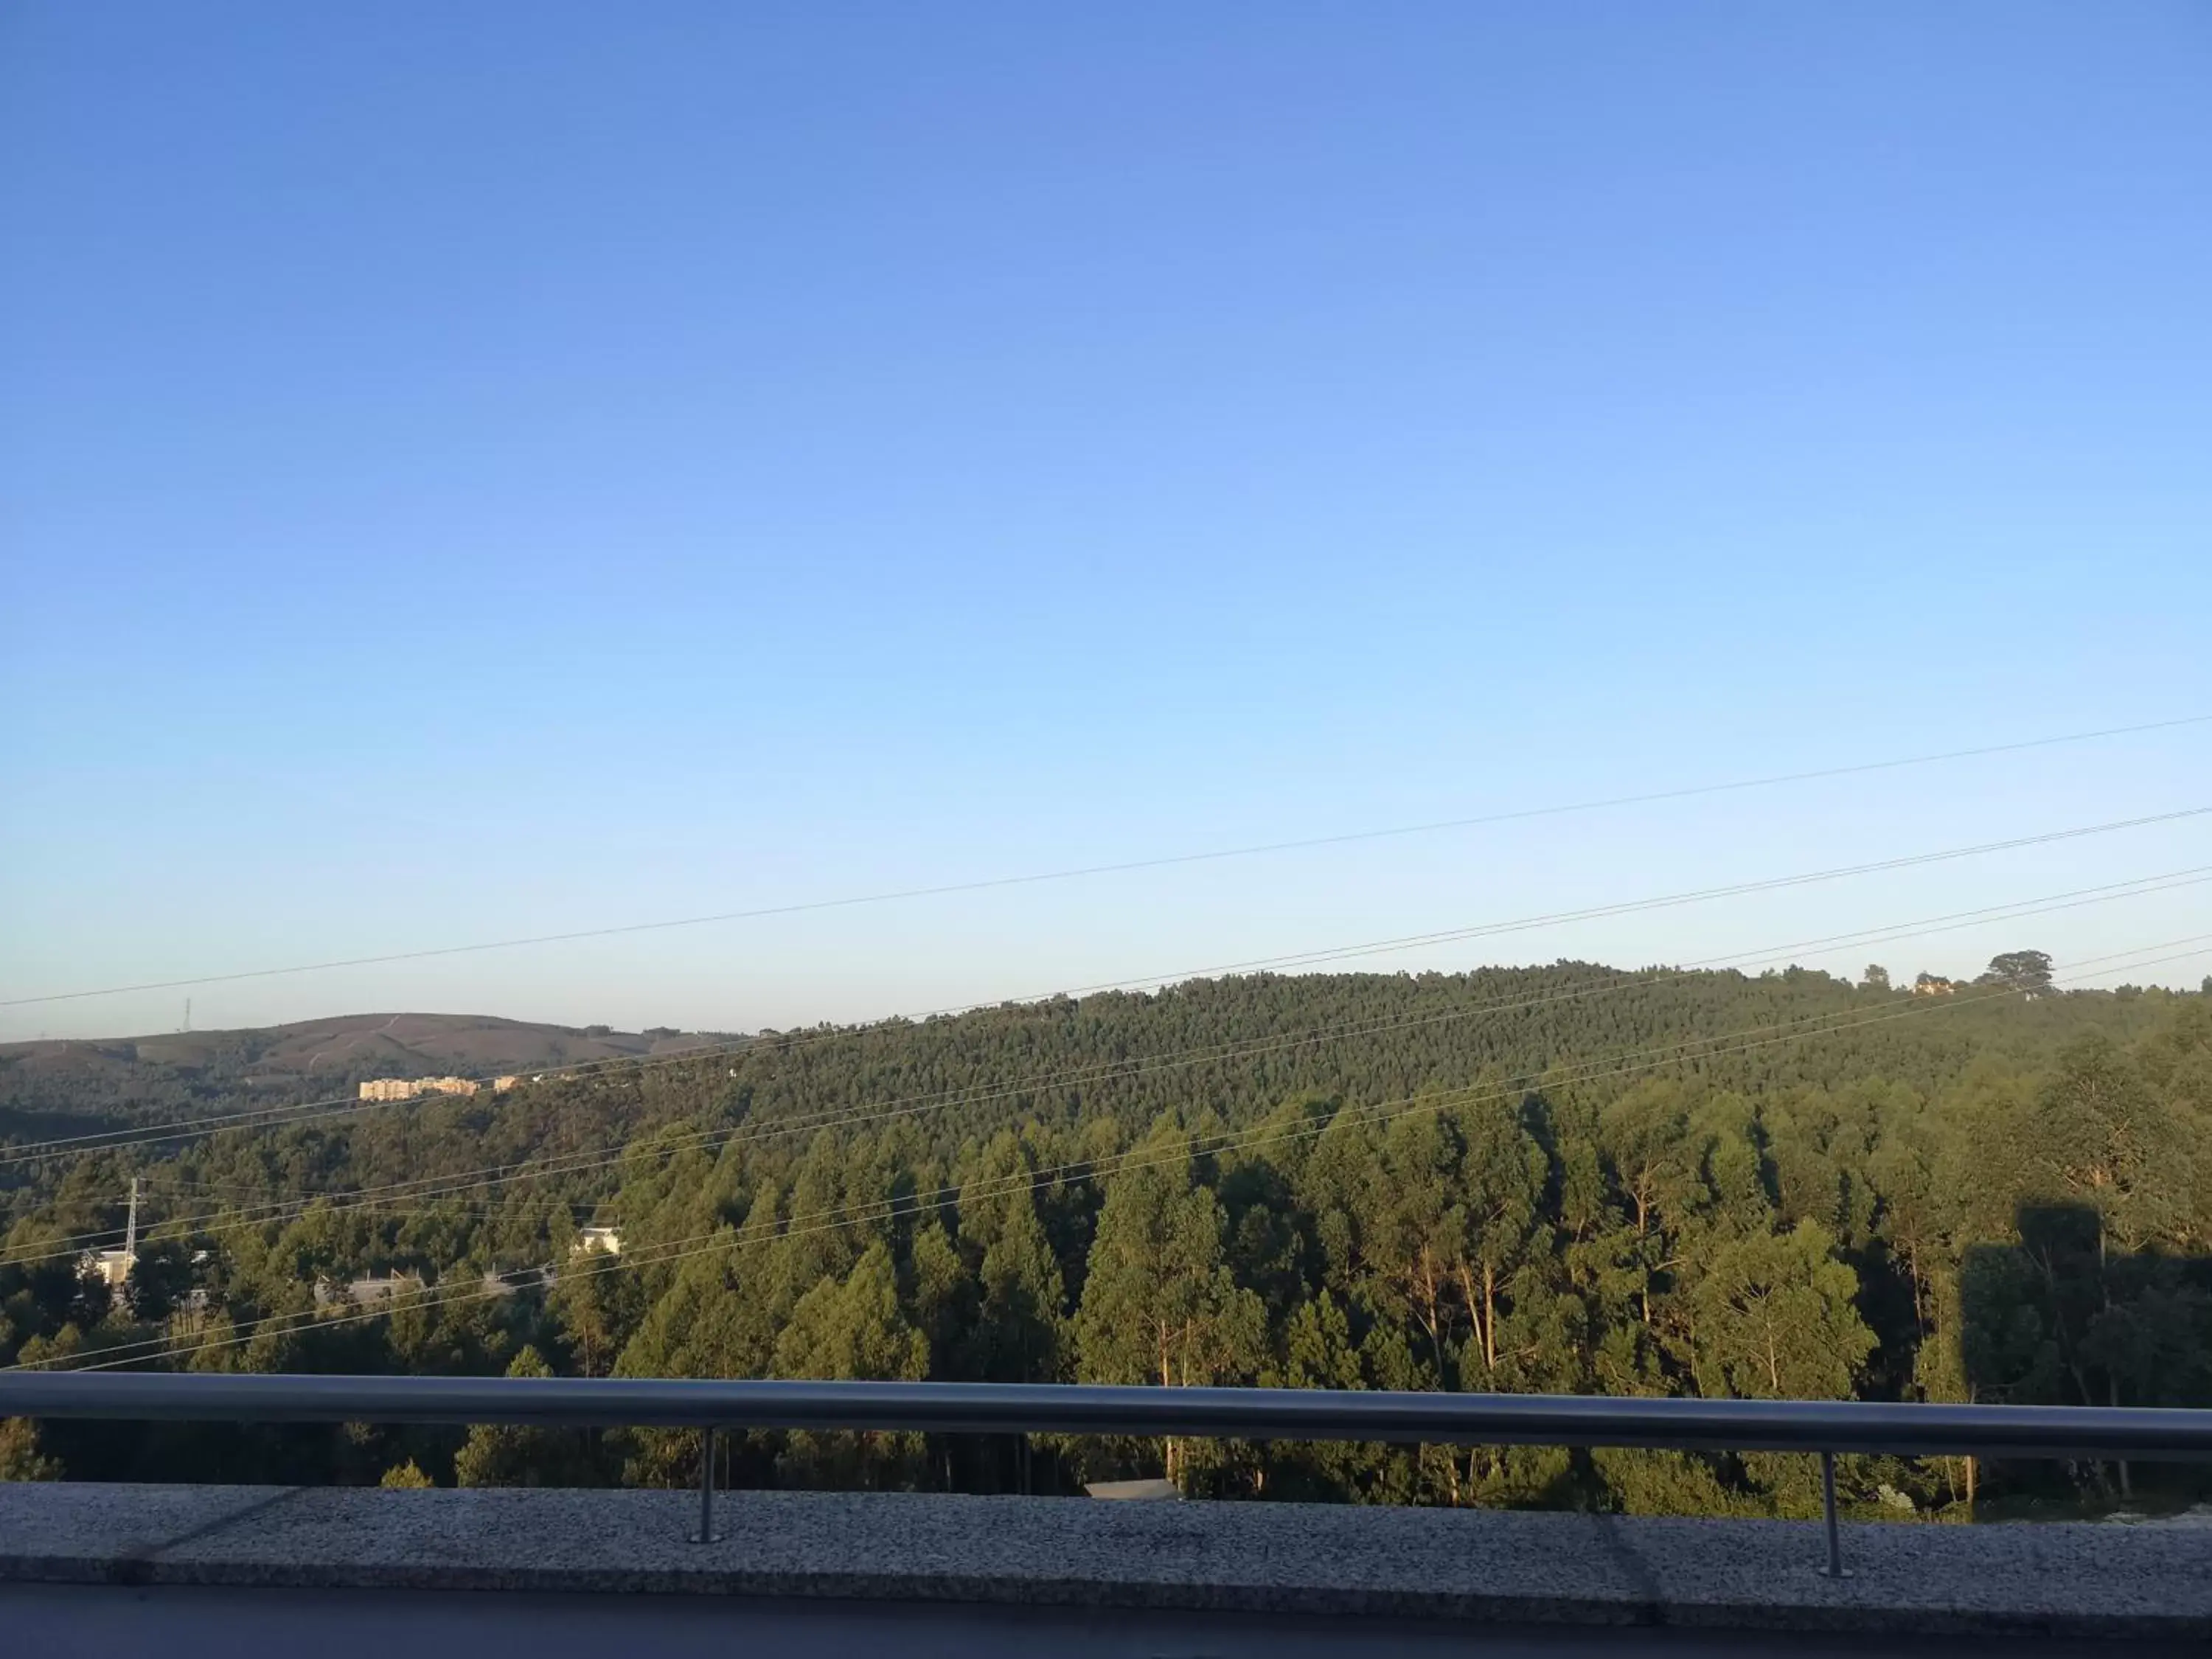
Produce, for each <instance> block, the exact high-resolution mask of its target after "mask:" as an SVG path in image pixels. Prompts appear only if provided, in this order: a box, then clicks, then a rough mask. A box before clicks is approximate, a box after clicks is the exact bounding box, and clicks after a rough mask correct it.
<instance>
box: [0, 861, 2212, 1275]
mask: <svg viewBox="0 0 2212 1659" xmlns="http://www.w3.org/2000/svg"><path fill="white" fill-rule="evenodd" d="M2206 871H2212V866H2199V867H2198V869H2197V870H2191V871H2182V872H2173V873H2172V875H2169V876H2166V877H2145V878H2140V879H2138V880H2136V881H2132V882H2122V883H2112V884H2108V885H2107V886H2106V887H2102V888H2089V889H2076V890H2074V891H2072V892H2069V893H2061V894H2057V895H2051V896H2046V897H2045V898H2041V899H2024V900H2019V901H2015V902H2011V903H2008V904H2002V905H1988V906H1984V907H1982V908H1978V909H1975V910H1968V911H1954V912H1951V913H1949V914H1948V915H1941V916H1935V917H1928V918H1922V919H1918V920H1916V921H1904V922H1894V923H1889V924H1886V925H1884V926H1883V927H1877V928H1872V929H1867V930H1863V931H1861V932H1858V933H1842V934H1831V935H1828V936H1826V937H1825V938H1822V939H1800V940H1796V941H1794V942H1792V943H1790V944H1787V945H1772V946H1768V947H1764V948H1762V949H1760V950H1759V951H1749V952H1736V953H1733V954H1731V955H1729V956H1725V957H1708V958H1705V960H1704V961H1702V962H1697V963H1686V964H1684V966H1683V967H1682V968H1681V969H1677V970H1675V971H1674V972H1671V973H1667V974H1656V975H1644V976H1632V975H1621V976H1620V977H1618V978H1616V979H1614V980H1613V981H1611V982H1610V983H1607V984H1604V985H1598V986H1590V987H1581V988H1579V989H1576V990H1572V991H1565V992H1559V993H1554V994H1550V995H1547V996H1541V997H1534V998H1529V999H1526V1000H1521V1001H1514V1002H1492V1003H1482V1004H1477V1005H1475V1006H1470V1007H1466V1008H1456V1009H1450V1010H1446V1011H1444V1012H1438V1013H1434V1014H1429V1015H1425V1016H1421V1017H1419V1018H1404V1019H1395V1020H1385V1021H1378V1022H1370V1023H1368V1024H1346V1025H1340V1026H1335V1027H1323V1028H1322V1029H1320V1030H1312V1031H1303V1032H1291V1033H1286V1034H1285V1033H1279V1034H1277V1035H1275V1036H1269V1037H1266V1038H1261V1039H1254V1040H1251V1041H1249V1042H1242V1043H1222V1044H1209V1045H1197V1046H1194V1047H1192V1048H1183V1049H1170V1050H1168V1051H1165V1052H1164V1053H1163V1054H1154V1055H1151V1056H1147V1057H1146V1058H1144V1059H1142V1060H1135V1061H1127V1060H1109V1061H1095V1062H1090V1063H1088V1064H1086V1065H1085V1066H1077V1067H1067V1068H1062V1069H1061V1070H1060V1071H1057V1072H1048V1073H1043V1074H1042V1075H1040V1076H1037V1077H1034V1078H1030V1079H1024V1080H1022V1081H1018V1082H1015V1083H1011V1084H1005V1085H990V1086H988V1087H977V1088H969V1089H957V1090H945V1091H938V1092H936V1093H932V1094H925V1095H914V1096H908V1097H902V1098H898V1099H894V1100H892V1101H890V1102H885V1103H879V1104H878V1106H875V1107H872V1108H868V1109H861V1110H858V1111H854V1110H849V1109H848V1110H842V1111H839V1112H834V1113H829V1114H815V1115H811V1116H799V1117H795V1118H787V1119H779V1120H776V1121H772V1122H769V1123H763V1124H744V1125H740V1126H738V1127H734V1128H729V1129H702V1130H696V1131H693V1132H690V1133H686V1134H684V1135H680V1136H677V1137H674V1138H673V1139H671V1138H667V1137H665V1136H659V1135H655V1136H653V1137H652V1138H651V1140H650V1146H651V1150H652V1151H653V1152H655V1153H659V1154H667V1153H673V1152H691V1151H708V1150H714V1151H720V1150H721V1149H723V1148H726V1147H727V1146H732V1145H750V1144H751V1143H753V1142H756V1141H762V1140H769V1139H779V1138H781V1137H784V1136H787V1135H792V1134H797V1133H805V1132H807V1131H810V1130H811V1131H820V1130H824V1129H842V1128H852V1127H867V1126H872V1125H874V1124H878V1123H882V1122H884V1121H890V1120H891V1119H894V1118H899V1117H905V1116H912V1115H918V1114H919V1113H921V1112H923V1111H927V1110H930V1109H935V1108H938V1107H972V1106H977V1105H984V1104H988V1103H991V1102H994V1101H998V1100H1006V1099H1012V1098H1017V1097H1020V1096H1023V1095H1028V1094H1034V1093H1036V1092H1039V1091H1042V1090H1045V1089H1048V1088H1054V1087H1066V1086H1069V1085H1075V1084H1080V1083H1085V1082H1093V1081H1097V1082H1103V1081H1109V1080H1123V1079H1127V1078H1130V1077H1139V1076H1145V1075H1149V1074H1153V1073H1159V1072H1164V1071H1171V1070H1180V1069H1183V1068H1185V1067H1187V1066H1197V1065H1204V1064H1206V1063H1208V1062H1209V1061H1221V1060H1234V1059H1244V1058H1250V1057H1255V1056H1256V1055H1259V1054H1267V1053H1272V1052H1278V1051H1280V1050H1283V1049H1289V1048H1301V1047H1304V1046H1306V1045H1308V1044H1314V1045H1319V1044H1321V1043H1324V1042H1334V1041H1338V1040H1340V1039H1342V1038H1345V1037H1349V1036H1372V1035H1376V1034H1379V1033H1382V1032H1387V1031H1399V1030H1415V1029H1424V1028H1426V1027H1429V1026H1432V1025H1437V1024H1449V1023H1452V1022H1455V1021H1458V1020H1462V1019H1470V1018H1476V1017H1477V1016H1480V1015H1484V1014H1499V1013H1514V1012H1525V1011H1527V1010H1528V1009H1532V1008H1539V1007H1547V1006H1554V1005H1556V1004H1559V1003H1565V1002H1576V1001H1581V1000H1587V999H1589V998H1593V997H1600V996H1607V995H1611V994H1616V993H1619V992H1623V991H1628V990H1634V989H1642V988H1650V987H1657V986H1663V985H1668V984H1673V983H1678V982H1680V981H1683V980H1686V979H1690V978H1692V977H1694V976H1695V975H1696V974H1697V973H1698V972H1699V971H1703V970H1705V969H1711V968H1712V967H1715V966H1721V965H1731V966H1737V967H1741V966H1746V965H1749V964H1754V963H1759V962H1764V961H1770V960H1779V959H1781V958H1783V957H1784V956H1786V955H1789V954H1790V953H1794V952H1800V951H1812V952H1813V953H1814V954H1816V955H1818V954H1824V953H1826V951H1831V950H1840V949H1845V948H1858V947H1861V946H1865V945H1878V944H1883V943H1893V942H1897V941H1899V940H1902V939H1917V938H1924V937H1927V936H1929V935H1931V934H1936V933H1949V932H1954V931H1956V930H1957V929H1959V928H1960V927H1982V926H1988V925H1990V924H1991V923H1993V922H1996V921H2013V920H2017V919H2019V918H2021V917H2022V916H2028V915H2046V914H2049V913H2051V912H2052V911H2056V910H2063V909H2072V908H2079V907H2080V906H2081V905H2084V904H2093V903H2106V902H2112V901H2113V900H2115V899H2119V898H2131V897H2138V896H2144V895H2147V894H2152V893H2159V892H2166V891H2170V890H2173V889H2175V888H2179V887H2186V886H2194V885H2197V884H2202V883H2203V882H2204V881H2206V880H2208V879H2212V875H2208V874H2206V873H2203V872H2206ZM2083 894H2088V895H2091V896H2087V897H2084V896H2082V895H2083ZM2122 954H2124V955H2125V954H2132V953H2126V952H2124V953H2122ZM2100 959H2101V958H2100ZM2109 971H2124V969H2112V970H2109ZM635 1144H636V1143H632V1146H634V1145H635ZM632 1146H621V1147H616V1148H612V1149H600V1148H592V1149H586V1150H582V1151H578V1152H569V1153H563V1154H560V1155H558V1156H556V1157H555V1158H550V1159H548V1160H544V1161H542V1162H538V1161H532V1160H525V1161H524V1162H522V1163H520V1164H495V1165H491V1166H489V1167H487V1168H483V1169H478V1170H466V1171H459V1172H455V1173H452V1174H448V1175H442V1176H418V1177H416V1178H414V1179H412V1180H407V1181H398V1182H386V1183H385V1184H383V1185H381V1186H376V1187H369V1188H360V1189H357V1190H356V1191H354V1192H350V1193H317V1194H304V1195H300V1196H296V1197H292V1198H270V1199H267V1200H264V1202H262V1203H259V1204H256V1205H252V1206H246V1209H245V1210H244V1211H243V1212H234V1211H231V1210H218V1211H212V1212H202V1213H200V1214H198V1215H194V1216H182V1217H174V1218H170V1219H169V1220H167V1221H165V1222H163V1223H161V1224H160V1225H161V1227H162V1228H164V1229H179V1230H182V1231H179V1233H178V1234H176V1235H174V1236H178V1237H185V1236H190V1234H191V1232H193V1231H212V1232H216V1233H223V1232H230V1231H240V1230H242V1229H245V1228H249V1227H256V1226H262V1225H270V1224H281V1223H284V1222H287V1221H289V1220H294V1219H297V1218H299V1217H301V1216H302V1215H304V1214H305V1213H306V1212H307V1211H308V1210H310V1209H312V1208H313V1207H314V1206H315V1205H316V1204H317V1203H319V1202H322V1201H324V1200H330V1206H329V1207H330V1209H331V1212H332V1213H337V1214H343V1213H349V1212H352V1211H355V1210H364V1211H374V1212H378V1213H380V1214H384V1215H387V1216H389V1215H393V1214H415V1215H437V1214H441V1213H448V1214H449V1213H452V1212H455V1211H456V1210H459V1209H462V1208H465V1207H468V1206H460V1205H456V1204H441V1205H437V1206H435V1207H416V1208H412V1209H405V1208H401V1207H399V1202H400V1200H401V1198H403V1197H404V1198H407V1199H414V1200H439V1199H441V1198H442V1197H443V1196H444V1195H445V1194H459V1193H465V1192H469V1191H472V1190H475V1189H477V1188H492V1187H498V1186H505V1185H507V1184H508V1183H510V1182H517V1181H530V1180H544V1179H549V1178H552V1177H555V1176H575V1175H586V1174H590V1173H592V1171H594V1170H601V1169H606V1168H611V1167H612V1166H614V1165H616V1164H620V1163H622V1162H623V1160H624V1159H625V1158H628V1157H629V1155H630V1152H631V1151H632ZM236 1190H248V1189H236ZM251 1190H254V1191H258V1190H259V1189H251ZM387 1194H388V1195H392V1196H391V1197H389V1198H387V1196H386V1195H387ZM195 1195H197V1194H179V1196H195ZM477 1207H478V1208H479V1209H480V1210H481V1211H482V1212H483V1213H487V1214H489V1213H495V1212H496V1206H477ZM210 1224H212V1225H210ZM112 1232H113V1229H112V1228H106V1229H101V1230H100V1231H96V1232H90V1233H82V1234H76V1235H72V1236H70V1237H64V1238H62V1239H58V1240H46V1241H42V1242H43V1243H46V1244H48V1245H49V1246H50V1248H49V1249H46V1251H45V1252H44V1253H43V1254H40V1255H24V1256H15V1257H12V1258H10V1259H9V1262H8V1263H7V1265H11V1266H28V1265H32V1264H34V1263H37V1262H41V1261H54V1260H58V1259H61V1258H63V1257H65V1256H68V1255H75V1254H76V1253H77V1249H73V1248H71V1247H73V1246H75V1247H82V1246H85V1245H88V1244H91V1243H96V1242H97V1241H99V1240H100V1239H102V1238H106V1237H109V1236H110V1235H111V1234H112Z"/></svg>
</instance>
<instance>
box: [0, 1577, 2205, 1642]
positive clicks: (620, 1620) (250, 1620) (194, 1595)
mask: <svg viewBox="0 0 2212 1659" xmlns="http://www.w3.org/2000/svg"><path fill="white" fill-rule="evenodd" d="M0 1631H5V1632H8V1634H9V1638H10V1639H11V1640H12V1641H13V1642H15V1644H17V1646H16V1647H15V1649H14V1650H13V1651H19V1652H21V1653H24V1654H35V1655H38V1656H39V1659H133V1656H138V1655H148V1656H155V1655H158V1656H160V1659H240V1656H251V1655H259V1654H282V1655H285V1656H287V1659H298V1656H301V1655H303V1654H307V1655H313V1659H392V1656H393V1655H394V1654H404V1655H406V1656H409V1659H448V1656H465V1659H484V1656H487V1655H494V1654H507V1653H525V1654H528V1655H529V1656H530V1659H611V1656H620V1659H629V1656H633V1655H634V1656H637V1659H694V1656H696V1659H707V1656H709V1655H712V1656H714V1659H728V1656H729V1655H731V1654H732V1653H733V1652H734V1653H738V1654H774V1655H778V1656H784V1655H788V1656H793V1659H828V1656H842V1655H848V1654H850V1655H863V1654H865V1655H868V1656H876V1655H880V1654H896V1655H898V1656H899V1659H1031V1656H1034V1655H1036V1654H1038V1653H1047V1652H1048V1653H1051V1654H1052V1655H1054V1659H1337V1656H1341V1655H1343V1654H1346V1653H1358V1654H1370V1653H1381V1654H1404V1655H1407V1656H1413V1659H1782V1656H1785V1655H1786V1656H1789V1659H1844V1656H1850V1655H1861V1654H1866V1653H1869V1652H1871V1651H1874V1650H1875V1649H1876V1648H1877V1647H1878V1648H1879V1650H1880V1651H1881V1654H1882V1655H1883V1659H1957V1655H1958V1651H1959V1643H1958V1639H1957V1638H1954V1637H1893V1636H1881V1637H1874V1636H1838V1635H1804V1634H1800V1633H1796V1632H1747V1631H1676V1630H1663V1629H1653V1628H1650V1627H1636V1626H1615V1627H1607V1628H1594V1627H1590V1626H1559V1625H1552V1626H1528V1625H1480V1626H1470V1625H1467V1624H1439V1623H1435V1622H1427V1621H1420V1620H1399V1621H1394V1622H1391V1623H1389V1624H1378V1623H1377V1622H1376V1621H1375V1620H1346V1619H1331V1618H1299V1619H1291V1618H1285V1617H1283V1616H1281V1615H1279V1614H1278V1615H1269V1614H1243V1613H1164V1612H1131V1611H1127V1610H1124V1609H1114V1610H1110V1611H1109V1610H1104V1609H1100V1608H1096V1607H960V1606H954V1605H950V1604H945V1603H934V1604H933V1603H917V1602H901V1601H782V1600H777V1599H775V1598H760V1599H750V1598H739V1597H733V1596H685V1595H655V1596H644V1595H525V1594H519V1593H516V1592H512V1591H507V1592H501V1591H492V1592H489V1593H483V1594H476V1595H468V1594H455V1593H453V1592H449V1591H442V1590H296V1589H295V1590H284V1589H210V1588H197V1587H179V1586H171V1585H161V1586H152V1587H141V1588H137V1589H130V1588H121V1587H108V1586H97V1585H87V1584H4V1583H0ZM2022 1649H2025V1650H2027V1652H2028V1653H2030V1654H2032V1655H2033V1656H2034V1659H2095V1656H2099V1655H2103V1656H2107V1659H2109V1656H2111V1655H2112V1654H2113V1653H2114V1652H2115V1651H2116V1650H2115V1648H2114V1644H2112V1643H2110V1642H2106V1641H2100V1640H2098V1639H2095V1638H2077V1639H2075V1640H2070V1641H2069V1640H2065V1639H2063V1638H2062V1639H2057V1640H2042V1641H2038V1640H2027V1641H2021V1642H2016V1643H2014V1644H2009V1645H2008V1650H2009V1651H2015V1652H2017V1651H2020V1650H2022ZM2118 1651H2123V1652H2125V1653H2127V1654H2130V1655H2135V1654H2154V1655H2159V1656H2161V1659H2162V1656H2164V1655H2166V1654H2169V1653H2171V1654H2173V1655H2176V1656H2179V1655H2180V1654H2182V1653H2185V1652H2186V1653H2191V1654H2196V1653H2201V1652H2202V1651H2203V1648H2202V1644H2197V1643H2191V1642H2181V1641H2174V1642H2150V1643H2145V1644H2128V1645H2127V1646H2125V1647H2124V1648H2123V1649H2119V1650H2118Z"/></svg>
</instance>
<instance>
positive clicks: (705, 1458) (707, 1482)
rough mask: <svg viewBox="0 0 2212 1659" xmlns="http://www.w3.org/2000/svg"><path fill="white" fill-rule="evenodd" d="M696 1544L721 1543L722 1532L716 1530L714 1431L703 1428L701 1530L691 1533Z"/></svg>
mask: <svg viewBox="0 0 2212 1659" xmlns="http://www.w3.org/2000/svg"><path fill="white" fill-rule="evenodd" d="M691 1541H692V1542H693V1543H695V1544H719V1543H720V1542H721V1541H722V1534H720V1533H719V1532H716V1531H715V1530H714V1430H712V1429H702V1431H700V1437H699V1530H698V1531H696V1532H695V1533H693V1534H691Z"/></svg>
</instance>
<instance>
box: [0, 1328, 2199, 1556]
mask: <svg viewBox="0 0 2212 1659" xmlns="http://www.w3.org/2000/svg"><path fill="white" fill-rule="evenodd" d="M0 1417H32V1418H99V1419H134V1420H142V1421H149V1420H160V1421H170V1422H174V1421H187V1422H223V1421H240V1422H257V1423H349V1422H378V1423H451V1424H462V1423H470V1424H473V1423H521V1424H538V1425H560V1426H568V1427H576V1428H588V1427H597V1428H617V1427H623V1428H688V1429H699V1430H702V1431H705V1433H706V1436H707V1441H708V1444H707V1452H706V1455H704V1456H703V1457H702V1463H701V1468H702V1480H701V1493H700V1504H701V1511H700V1513H701V1520H700V1529H699V1532H698V1533H697V1534H695V1536H696V1537H700V1538H702V1539H711V1538H712V1537H713V1536H714V1525H713V1504H714V1486H713V1468H714V1457H713V1443H714V1436H715V1435H716V1433H717V1432H718V1431H722V1430H727V1429H811V1430H816V1431H834V1430H882V1431H908V1432H915V1431H920V1432H928V1433H939V1434H1103V1435H1139V1436H1147V1437H1149V1436H1170V1435H1175V1436H1190V1437H1198V1438H1212V1439H1236V1440H1363V1441H1395V1442H1413V1443H1426V1444H1433V1445H1506V1444H1517V1445H1549V1446H1648V1447H1658V1448H1665V1449H1675V1450H1705V1451H1767V1452H1807V1453H1814V1454H1817V1455H1819V1456H1820V1462H1821V1474H1822V1488H1823V1494H1822V1495H1823V1498H1824V1504H1823V1507H1824V1509H1825V1510H1826V1521H1827V1537H1828V1566H1827V1568H1826V1571H1829V1572H1831V1573H1832V1574H1833V1575H1834V1576H1837V1577H1843V1576H1845V1575H1844V1569H1843V1562H1842V1554H1841V1547H1840V1543H1839V1540H1838V1532H1837V1525H1836V1507H1835V1487H1834V1475H1835V1462H1834V1460H1835V1455H1836V1454H1837V1453H1838V1452H1859V1453H1867V1452H1880V1453H1890V1454H1894V1455H1903V1456H1960V1455H1964V1456H1977V1457H2008V1458H2069V1459H2071V1458H2082V1459H2089V1458H2096V1459H2111V1460H2128V1459H2133V1460H2142V1461H2151V1462H2177V1461H2187V1462H2204V1461H2212V1412H2203V1411H2177V1410H2167V1409H2161V1408H2153V1407H2080V1406H1943V1405H1915V1404H1900V1403H1893V1402H1884V1401H1826V1400H1691V1399H1680V1398H1650V1399H1645V1398H1620V1397H1616V1396H1611V1395H1504V1394H1413V1393H1394V1392H1385V1391H1381V1390H1376V1391H1373V1392H1356V1391H1354V1392H1344V1391H1328V1390H1322V1389H1187V1388H1121V1387H1109V1386H1101V1385H1096V1384H1079V1385H1078V1384H1058V1383H829V1382H762V1381H754V1380H741V1379H721V1378H707V1379H695V1378H664V1377H576V1376H556V1377H506V1376H285V1375H267V1374H253V1375H244V1374H228V1373H198V1372H143V1371H142V1372H100V1373H96V1374H95V1373H86V1372H74V1373H72V1372H68V1371H0Z"/></svg>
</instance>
